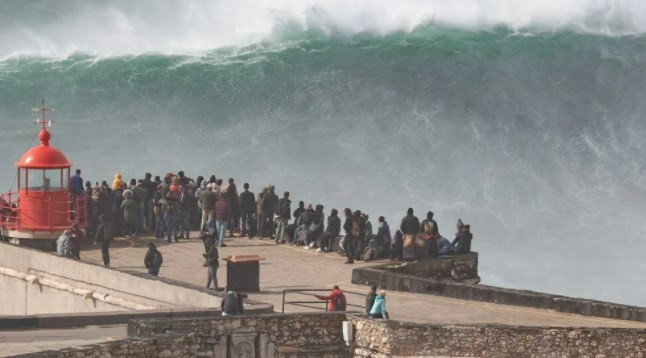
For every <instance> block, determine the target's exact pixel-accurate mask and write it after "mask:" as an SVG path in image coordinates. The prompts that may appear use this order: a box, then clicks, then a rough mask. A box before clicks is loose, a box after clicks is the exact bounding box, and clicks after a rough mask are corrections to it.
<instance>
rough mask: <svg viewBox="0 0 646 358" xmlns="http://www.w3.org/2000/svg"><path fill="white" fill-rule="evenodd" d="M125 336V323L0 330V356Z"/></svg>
mask: <svg viewBox="0 0 646 358" xmlns="http://www.w3.org/2000/svg"><path fill="white" fill-rule="evenodd" d="M127 336H128V333H127V326H126V325H116V326H88V327H83V328H74V329H43V330H35V331H0V357H9V356H13V355H17V354H25V353H33V352H40V351H44V350H49V349H62V348H67V347H78V346H82V345H87V344H95V343H100V342H106V341H112V340H117V339H123V338H126V337H127Z"/></svg>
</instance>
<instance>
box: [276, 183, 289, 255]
mask: <svg viewBox="0 0 646 358" xmlns="http://www.w3.org/2000/svg"><path fill="white" fill-rule="evenodd" d="M291 204H292V202H291V200H289V192H288V191H286V192H285V193H284V194H283V198H282V199H280V200H279V201H278V208H277V210H276V215H278V228H277V229H276V243H277V244H284V243H286V242H287V225H288V224H289V217H290V215H291V213H292V209H291Z"/></svg>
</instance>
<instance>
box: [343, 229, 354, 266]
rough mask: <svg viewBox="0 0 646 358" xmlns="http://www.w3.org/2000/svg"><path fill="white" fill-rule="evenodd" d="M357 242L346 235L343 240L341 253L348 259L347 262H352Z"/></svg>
mask: <svg viewBox="0 0 646 358" xmlns="http://www.w3.org/2000/svg"><path fill="white" fill-rule="evenodd" d="M356 244H357V241H356V239H355V238H354V237H352V235H346V236H345V239H344V240H343V251H345V256H346V257H347V258H348V262H354V251H355V249H356Z"/></svg>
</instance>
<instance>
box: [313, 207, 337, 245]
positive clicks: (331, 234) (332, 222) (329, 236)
mask: <svg viewBox="0 0 646 358" xmlns="http://www.w3.org/2000/svg"><path fill="white" fill-rule="evenodd" d="M338 214H339V211H338V210H336V209H332V213H331V215H330V216H328V218H327V226H326V228H325V232H324V233H323V235H321V236H320V237H319V248H318V249H317V250H316V251H317V252H331V251H332V242H333V241H334V239H336V238H337V237H338V236H339V234H340V233H341V219H339V216H338Z"/></svg>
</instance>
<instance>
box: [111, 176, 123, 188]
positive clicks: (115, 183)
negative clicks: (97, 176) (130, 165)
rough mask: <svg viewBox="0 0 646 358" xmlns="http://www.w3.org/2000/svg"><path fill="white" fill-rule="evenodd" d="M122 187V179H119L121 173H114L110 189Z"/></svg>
mask: <svg viewBox="0 0 646 358" xmlns="http://www.w3.org/2000/svg"><path fill="white" fill-rule="evenodd" d="M122 187H123V180H121V173H115V174H114V180H113V181H112V190H117V189H121V188H122Z"/></svg>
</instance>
